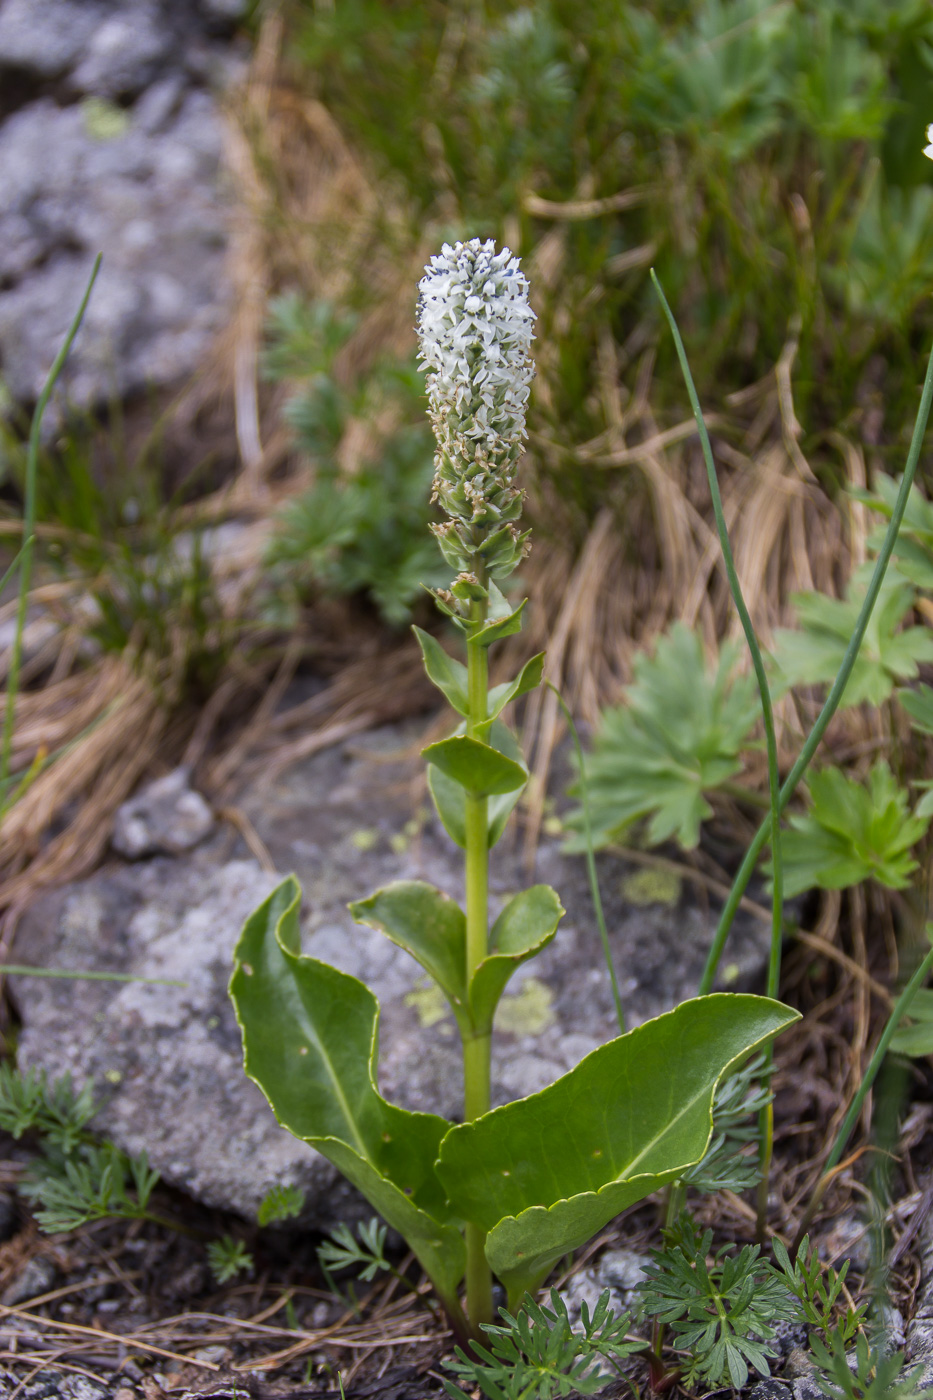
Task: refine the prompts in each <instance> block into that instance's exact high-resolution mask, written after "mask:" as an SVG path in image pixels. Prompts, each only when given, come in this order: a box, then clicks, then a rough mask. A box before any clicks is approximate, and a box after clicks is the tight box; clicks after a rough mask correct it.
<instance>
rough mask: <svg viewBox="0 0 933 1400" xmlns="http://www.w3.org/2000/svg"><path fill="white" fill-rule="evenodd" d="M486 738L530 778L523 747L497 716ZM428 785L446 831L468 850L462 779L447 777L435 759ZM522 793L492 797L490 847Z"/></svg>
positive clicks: (499, 834) (517, 790)
mask: <svg viewBox="0 0 933 1400" xmlns="http://www.w3.org/2000/svg"><path fill="white" fill-rule="evenodd" d="M486 742H487V743H488V744H491V745H492V746H493V748H495V749H497V750H498V751H499V753H501V754H504V755H505V756H506V758H510V759H512V761H513V763H517V764H519V765H520V766H521V767H522V768H523V771H524V772H525V777H526V779H527V777H528V770H527V769H525V768H524V757H523V755H522V751H521V749H520V748H519V746H518V742H517V740H516V738H515V736H514V734H513V733H512V731H511V730H510V729H509V728H508V726H507V725H505V724H503V723H502V721H501V720H494V721H493V725H492V728H491V729H490V731H489V733H488V734H487V736H486ZM428 788H429V789H430V792H431V797H432V798H433V799H434V805H435V807H436V808H437V814H438V816H439V817H440V819H441V821H442V822H443V825H444V830H445V831H446V832H447V835H448V836H449V837H450V839H451V841H454V842H456V844H457V845H458V846H460V848H461V849H462V850H466V810H465V804H466V794H465V792H464V791H463V788H462V787H461V786H460V784H459V783H456V782H454V780H453V778H448V776H447V774H446V773H442V772H441V770H440V768H438V767H437V766H436V765H435V764H433V763H431V764H429V765H428ZM520 795H521V789H520V788H516V789H515V791H514V792H507V793H503V794H502V795H501V796H499V797H490V798H489V800H488V805H487V811H488V818H489V845H490V848H492V847H493V846H494V845H495V844H496V842H497V841H498V840H499V837H500V836H501V835H502V833H503V831H504V830H505V824H506V822H507V821H508V819H509V816H510V814H511V811H512V808H513V807H514V806H515V804H516V802H517V801H518V799H519V796H520Z"/></svg>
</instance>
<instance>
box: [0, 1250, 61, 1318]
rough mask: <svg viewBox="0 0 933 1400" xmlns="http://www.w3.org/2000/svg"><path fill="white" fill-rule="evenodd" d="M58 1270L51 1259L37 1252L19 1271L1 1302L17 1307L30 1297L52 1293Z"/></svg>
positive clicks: (10, 1306)
mask: <svg viewBox="0 0 933 1400" xmlns="http://www.w3.org/2000/svg"><path fill="white" fill-rule="evenodd" d="M57 1277H58V1270H57V1269H56V1268H55V1265H54V1264H53V1263H52V1261H51V1259H46V1258H44V1257H43V1255H41V1254H36V1255H34V1256H33V1258H32V1259H29V1260H27V1261H26V1263H25V1264H24V1265H23V1267H22V1268H21V1269H20V1271H19V1273H18V1274H17V1275H16V1277H15V1278H14V1279H13V1281H12V1283H10V1284H9V1285H8V1286H7V1287H6V1289H5V1290H4V1293H3V1298H2V1299H0V1302H2V1303H3V1306H4V1307H6V1308H15V1307H17V1306H18V1305H19V1304H20V1303H25V1302H28V1300H29V1299H30V1298H38V1297H40V1296H41V1295H42V1294H43V1293H51V1291H52V1289H53V1288H54V1287H55V1280H56V1279H57Z"/></svg>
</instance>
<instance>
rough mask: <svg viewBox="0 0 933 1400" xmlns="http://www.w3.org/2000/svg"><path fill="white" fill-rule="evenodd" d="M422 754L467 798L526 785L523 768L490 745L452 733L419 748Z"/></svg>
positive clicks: (489, 795)
mask: <svg viewBox="0 0 933 1400" xmlns="http://www.w3.org/2000/svg"><path fill="white" fill-rule="evenodd" d="M421 755H422V757H423V758H426V759H427V760H428V762H429V763H433V764H434V766H435V768H439V769H440V770H441V772H442V773H444V774H446V776H447V777H448V778H452V779H453V781H454V782H455V783H459V785H460V787H462V788H463V790H464V792H465V793H467V795H468V796H470V797H497V796H502V795H503V794H504V793H507V792H515V791H516V790H517V789H519V788H523V787H524V786H525V782H526V779H527V774H526V772H525V769H524V768H523V767H522V766H521V765H520V764H518V763H514V762H513V761H512V759H510V758H506V757H505V755H504V754H501V753H500V752H499V750H498V749H494V748H493V747H492V746H491V745H490V744H482V743H480V741H479V740H478V739H470V738H468V737H467V735H466V734H455V735H454V736H453V738H451V739H441V740H440V742H439V743H437V744H429V745H428V747H427V748H426V749H422V750H421Z"/></svg>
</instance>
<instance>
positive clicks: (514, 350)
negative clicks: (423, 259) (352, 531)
mask: <svg viewBox="0 0 933 1400" xmlns="http://www.w3.org/2000/svg"><path fill="white" fill-rule="evenodd" d="M418 290H419V292H420V293H421V299H420V302H419V306H418V336H419V340H420V343H421V352H420V354H421V361H422V365H423V367H424V368H425V369H426V370H427V388H428V400H429V403H430V414H431V421H432V424H433V427H434V432H435V436H436V437H437V443H438V453H437V466H438V472H439V473H441V472H443V470H444V468H445V467H446V469H447V471H448V472H449V471H450V470H451V468H452V469H453V473H454V474H455V475H456V476H457V477H458V478H459V480H460V483H461V485H462V487H463V488H465V492H466V496H467V497H468V498H469V499H470V500H471V501H472V502H473V507H474V510H473V513H474V516H475V515H477V514H480V513H482V512H483V509H484V507H486V508H489V507H492V506H493V504H494V503H493V501H492V500H490V496H493V495H494V494H495V493H494V491H491V490H490V488H491V487H492V486H493V485H494V483H493V481H492V480H491V479H490V476H489V474H490V473H491V474H493V475H494V476H496V477H498V479H499V482H500V483H504V482H508V481H509V480H510V479H511V477H512V475H513V473H514V467H515V463H516V462H517V460H518V458H519V456H520V455H521V452H522V443H523V440H524V437H525V408H526V405H527V403H528V394H529V389H530V385H531V379H532V375H533V374H534V361H533V360H532V358H531V353H530V352H531V342H532V339H533V336H534V333H533V330H532V326H533V323H534V320H535V313H534V312H533V311H532V309H531V307H530V306H529V305H528V280H527V278H526V277H525V275H524V273H523V272H522V271H521V269H520V268H519V262H518V258H515V257H513V256H512V254H511V252H510V251H509V249H508V248H503V249H502V251H501V252H498V253H497V252H496V245H495V243H493V242H492V240H489V241H488V242H486V243H481V242H480V240H479V239H478V238H471V239H470V241H469V242H468V243H456V244H455V245H454V246H453V247H451V246H450V244H448V243H445V244H444V247H443V249H442V251H441V252H440V253H439V254H438V255H437V256H436V257H433V258H432V259H431V261H430V263H429V264H428V266H427V268H426V269H425V276H424V277H423V278H422V279H421V282H420V284H419V288H418ZM449 484H452V483H449Z"/></svg>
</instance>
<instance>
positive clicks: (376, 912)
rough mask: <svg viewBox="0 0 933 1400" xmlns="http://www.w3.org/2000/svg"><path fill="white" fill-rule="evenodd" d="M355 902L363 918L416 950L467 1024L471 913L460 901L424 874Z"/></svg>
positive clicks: (353, 910) (352, 910) (354, 911)
mask: <svg viewBox="0 0 933 1400" xmlns="http://www.w3.org/2000/svg"><path fill="white" fill-rule="evenodd" d="M349 908H350V913H351V914H352V915H353V917H354V919H356V921H357V923H359V924H368V925H369V926H370V928H377V929H379V931H380V932H381V933H384V934H385V935H386V937H387V938H390V939H391V940H392V942H393V943H397V944H398V946H399V947H400V948H404V949H405V951H406V952H408V953H411V955H412V957H413V958H415V959H416V960H417V961H418V962H419V963H420V964H421V966H422V967H423V968H424V970H425V972H428V973H430V975H431V976H432V977H433V978H434V980H435V982H436V983H437V984H438V986H439V987H440V989H441V991H442V992H443V993H444V995H445V996H446V998H447V1000H448V1001H449V1002H450V1005H451V1008H452V1010H453V1013H454V1015H455V1016H456V1017H457V1020H458V1021H459V1022H460V1023H461V1025H462V1026H463V1027H464V1028H466V1027H467V1025H468V1020H467V992H466V918H465V916H464V913H463V910H462V909H461V908H460V906H459V905H458V904H457V903H456V901H455V900H453V899H451V898H450V896H449V895H446V894H444V893H443V892H442V891H441V890H438V889H435V888H434V886H433V885H428V884H425V883H424V882H423V881H422V880H397V881H395V882H394V883H393V884H391V885H386V886H385V888H384V889H381V890H377V891H376V893H375V894H374V895H370V897H369V899H359V900H356V901H355V903H353V904H351V905H350V906H349Z"/></svg>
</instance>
